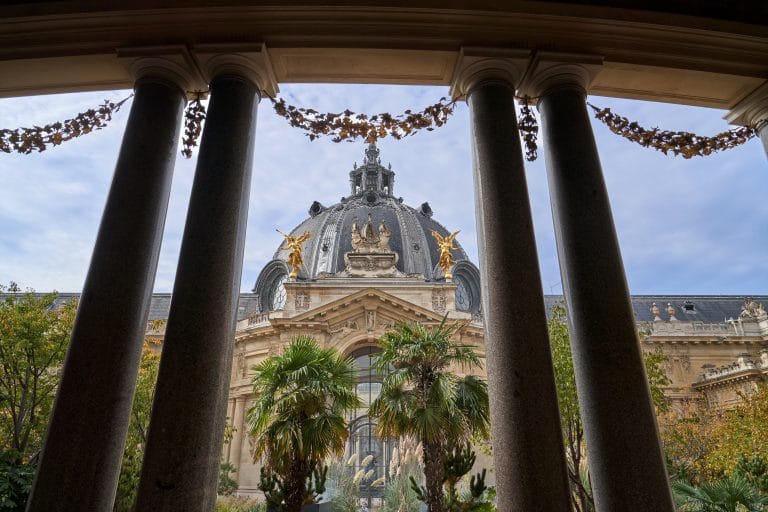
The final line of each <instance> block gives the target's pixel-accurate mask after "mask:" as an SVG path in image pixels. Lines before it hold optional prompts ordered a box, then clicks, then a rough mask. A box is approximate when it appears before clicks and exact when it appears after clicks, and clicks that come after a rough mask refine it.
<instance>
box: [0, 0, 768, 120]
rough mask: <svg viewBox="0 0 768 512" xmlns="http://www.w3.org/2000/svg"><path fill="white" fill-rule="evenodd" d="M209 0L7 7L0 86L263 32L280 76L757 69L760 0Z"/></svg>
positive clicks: (687, 84)
mask: <svg viewBox="0 0 768 512" xmlns="http://www.w3.org/2000/svg"><path fill="white" fill-rule="evenodd" d="M213 3H214V2H204V1H187V2H181V1H175V0H173V1H166V2H163V5H164V6H165V7H163V8H153V7H151V4H153V2H146V1H139V2H131V3H130V6H129V3H128V2H125V3H122V4H115V3H111V2H110V3H109V4H112V5H111V6H108V5H104V4H107V2H96V1H60V2H36V3H33V4H31V5H30V4H29V3H27V2H20V1H19V2H16V3H11V5H6V7H5V8H4V11H3V16H2V18H0V96H6V97H7V96H21V95H29V94H43V93H55V92H66V91H80V90H98V89H114V88H129V87H131V86H132V79H131V77H130V75H129V73H128V71H127V69H126V67H125V65H124V64H123V63H122V62H121V61H120V60H119V59H118V50H124V49H127V48H132V47H146V46H165V45H174V46H177V45H178V46H184V47H188V48H194V46H195V45H200V44H210V43H235V44H241V43H242V44H252V43H265V44H266V46H267V49H268V51H269V55H270V59H271V61H272V65H273V67H274V72H275V76H276V78H277V81H278V82H280V83H290V82H304V83H311V82H318V83H340V82H346V83H393V84H430V85H448V84H450V81H451V78H452V76H453V70H454V66H455V63H456V59H457V57H458V54H459V50H460V48H461V47H462V46H475V47H496V48H499V47H500V48H514V49H522V50H528V51H531V52H537V51H546V52H552V51H554V52H567V53H577V54H587V55H596V56H600V57H602V58H603V62H604V65H603V67H602V69H601V70H600V71H599V73H598V74H597V76H596V78H595V80H594V81H593V83H592V85H591V88H590V93H591V94H596V95H605V96H616V97H625V98H638V99H649V100H657V101H667V102H673V103H683V104H691V105H701V106H708V107H716V108H722V109H730V108H732V107H733V106H734V105H736V104H737V103H738V102H739V100H741V99H742V98H744V97H745V96H746V95H748V94H749V93H750V92H752V91H753V90H755V89H756V88H758V87H759V86H760V85H762V84H763V83H764V82H765V81H766V78H768V27H766V26H765V25H762V24H758V22H759V21H760V20H761V19H762V18H764V17H765V15H766V13H765V12H764V11H765V10H766V9H765V8H764V7H757V8H756V9H757V11H755V12H754V17H753V18H750V13H749V11H747V10H738V9H737V10H734V9H733V7H732V6H731V7H730V11H729V12H725V10H724V9H725V8H723V11H722V12H720V11H718V9H717V8H714V7H709V8H708V10H707V11H705V12H704V15H701V16H692V15H686V14H682V13H684V12H686V11H687V9H686V6H689V7H690V12H693V11H694V4H697V3H696V2H683V1H678V2H672V3H671V4H670V5H671V7H666V8H664V9H665V12H659V11H655V10H653V9H652V8H648V7H638V6H639V5H642V4H643V2H627V3H628V4H636V5H635V7H634V8H633V9H616V8H606V7H603V6H599V5H595V4H597V3H598V2H570V3H558V2H544V1H528V2H500V1H484V2H471V1H457V0H454V1H444V2H435V1H431V0H429V1H427V0H419V1H411V2H384V1H367V2H362V1H357V2H355V1H346V2H343V1H341V2H339V1H337V2H334V4H335V5H332V6H329V5H320V4H321V2H314V1H309V0H305V1H304V2H302V3H303V4H304V5H300V6H299V5H296V4H297V3H296V2H286V1H280V0H273V1H270V2H251V3H248V2H243V1H239V2H238V1H231V2H227V4H229V6H221V5H222V4H223V2H215V3H216V4H217V6H214V7H211V6H208V5H207V4H213ZM322 3H323V4H327V2H322ZM753 3H754V2H753ZM399 4H402V6H400V5H399ZM699 4H700V3H699ZM659 9H661V8H659Z"/></svg>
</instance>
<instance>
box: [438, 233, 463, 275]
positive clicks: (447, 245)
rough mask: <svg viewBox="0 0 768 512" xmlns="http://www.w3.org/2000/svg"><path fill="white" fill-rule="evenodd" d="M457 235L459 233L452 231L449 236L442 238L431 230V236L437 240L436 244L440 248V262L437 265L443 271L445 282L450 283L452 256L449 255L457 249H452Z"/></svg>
mask: <svg viewBox="0 0 768 512" xmlns="http://www.w3.org/2000/svg"><path fill="white" fill-rule="evenodd" d="M459 233H460V232H459V231H454V232H453V233H451V234H450V235H447V236H442V235H441V234H440V233H438V232H437V231H434V230H432V236H433V237H434V239H435V240H437V244H438V246H439V247H440V262H439V263H438V265H440V268H442V269H443V273H444V274H445V280H446V281H450V280H451V278H452V277H453V274H452V273H451V269H452V268H453V254H451V251H455V250H457V249H458V247H454V245H453V241H454V240H456V235H458V234H459Z"/></svg>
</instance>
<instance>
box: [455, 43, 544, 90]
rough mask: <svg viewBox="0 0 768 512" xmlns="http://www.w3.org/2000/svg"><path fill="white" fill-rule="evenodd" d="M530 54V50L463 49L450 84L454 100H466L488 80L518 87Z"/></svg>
mask: <svg viewBox="0 0 768 512" xmlns="http://www.w3.org/2000/svg"><path fill="white" fill-rule="evenodd" d="M530 55H531V52H530V51H528V50H515V49H508V48H478V47H462V48H461V50H460V51H459V57H458V59H457V60H456V67H455V68H454V72H453V80H452V81H451V89H450V94H451V98H453V99H454V100H463V99H466V97H467V94H469V92H470V91H471V90H472V88H473V87H475V86H476V85H478V84H479V83H481V82H486V81H497V82H506V83H508V84H510V85H511V86H512V88H513V89H514V88H516V87H517V84H518V83H519V82H520V79H521V78H522V76H523V73H524V72H525V68H526V66H527V65H528V60H529V58H530Z"/></svg>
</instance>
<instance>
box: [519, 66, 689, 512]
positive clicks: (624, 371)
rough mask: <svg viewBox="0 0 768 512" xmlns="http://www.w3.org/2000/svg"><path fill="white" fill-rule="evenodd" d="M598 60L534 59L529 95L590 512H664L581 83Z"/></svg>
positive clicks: (662, 474)
mask: <svg viewBox="0 0 768 512" xmlns="http://www.w3.org/2000/svg"><path fill="white" fill-rule="evenodd" d="M599 65H600V61H599V59H598V60H597V61H592V62H590V63H588V64H559V63H556V62H555V63H553V62H548V61H546V60H543V59H542V60H540V61H539V62H538V64H537V65H536V67H535V69H533V71H531V72H529V75H528V76H529V80H527V82H528V84H527V85H528V89H527V90H526V92H527V93H528V94H530V95H531V96H538V98H539V100H538V107H539V111H540V112H541V119H542V128H543V146H544V149H545V155H546V163H547V177H548V180H549V188H550V196H551V201H552V212H553V217H554V224H555V235H556V240H557V249H558V256H559V260H560V269H561V274H562V282H563V290H564V292H565V298H566V301H567V305H568V313H569V314H568V319H569V323H570V327H571V329H570V335H571V350H572V352H573V360H574V369H575V373H576V384H577V389H578V394H579V404H580V410H581V414H582V418H583V420H584V431H585V437H586V442H587V454H588V462H589V470H590V477H591V480H592V489H593V491H594V498H595V505H596V508H597V510H598V511H599V512H614V511H618V510H648V511H650V510H653V511H654V512H673V510H674V506H673V504H672V498H671V494H670V490H669V483H668V479H667V472H666V467H665V464H664V457H663V455H662V451H661V445H660V442H659V437H658V428H657V425H656V416H655V413H654V408H653V403H652V401H651V395H650V392H649V388H648V381H647V377H646V374H645V367H644V364H643V358H642V354H641V351H640V345H639V342H638V337H637V332H636V327H635V319H634V315H633V312H632V305H631V302H630V298H629V290H628V288H627V281H626V278H625V276H624V267H623V264H622V260H621V252H620V250H619V243H618V239H617V237H616V230H615V228H614V224H613V216H612V214H611V207H610V204H609V201H608V193H607V191H606V188H605V183H604V180H603V174H602V169H601V167H600V158H599V156H598V152H597V147H596V145H595V140H594V136H593V134H592V128H591V126H590V122H589V117H588V115H587V109H586V103H585V102H586V92H585V90H586V87H587V85H588V83H589V81H590V79H591V77H592V76H593V74H594V73H595V72H596V71H597V70H598V69H599Z"/></svg>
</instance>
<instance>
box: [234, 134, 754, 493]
mask: <svg viewBox="0 0 768 512" xmlns="http://www.w3.org/2000/svg"><path fill="white" fill-rule="evenodd" d="M394 179H395V173H394V172H393V171H392V169H391V166H387V167H385V166H383V165H382V164H381V160H380V156H379V150H378V149H377V148H376V147H375V146H374V145H370V146H368V148H367V149H366V151H365V158H364V160H363V163H362V165H360V166H358V165H357V164H355V165H354V167H353V169H352V171H350V173H349V186H350V195H349V196H348V197H345V198H342V200H341V202H340V203H338V204H335V205H332V206H329V207H326V206H323V205H322V204H320V203H319V202H317V201H316V202H314V203H313V204H312V205H311V206H310V208H309V218H307V219H306V220H304V221H303V222H301V223H300V224H299V225H298V226H297V227H296V228H294V229H293V230H292V231H291V232H290V234H289V236H295V237H298V236H300V235H302V234H303V233H306V232H308V233H310V237H309V239H308V240H307V242H306V243H305V245H304V250H303V265H302V268H301V269H299V272H298V277H297V278H296V279H289V277H288V276H289V273H290V271H291V268H290V266H289V265H288V258H289V252H288V251H286V250H283V248H282V247H281V248H278V250H277V251H276V252H275V255H274V257H273V259H272V260H271V261H270V262H269V263H267V264H266V265H265V267H264V269H263V270H262V272H261V274H260V275H259V278H258V280H257V283H256V286H255V288H254V290H253V294H247V295H244V296H243V297H242V298H241V320H240V321H239V322H238V324H237V333H236V337H235V350H234V354H235V356H234V362H233V372H232V378H231V383H230V398H229V405H228V418H229V419H230V425H231V426H233V427H234V428H235V433H234V436H233V437H232V440H231V442H230V443H229V444H228V445H227V446H225V447H224V457H225V459H226V460H228V461H229V462H231V463H232V464H233V465H234V466H235V467H237V468H238V472H237V474H236V479H237V480H238V482H239V485H240V492H241V493H243V494H253V493H256V492H257V490H256V486H257V484H258V475H259V472H258V465H257V464H256V463H254V461H253V457H252V446H251V444H250V442H249V439H248V436H247V434H246V432H247V430H248V429H247V420H246V415H247V410H248V408H249V407H250V405H251V403H252V401H253V399H254V397H253V395H252V392H251V378H252V372H251V368H252V367H253V365H254V364H256V363H258V362H259V361H261V360H263V359H264V358H265V357H268V356H269V355H271V354H275V353H278V352H279V351H280V350H281V349H282V348H283V347H284V346H285V345H286V344H287V343H288V342H289V341H290V339H291V338H292V337H293V336H295V335H298V334H307V335H310V336H313V337H314V338H315V339H317V340H318V342H319V343H320V344H321V345H322V346H326V347H333V348H335V349H337V350H338V351H339V352H341V353H343V354H345V355H347V356H351V357H353V358H354V359H355V361H356V364H357V365H358V369H359V371H360V376H361V377H360V383H359V390H360V392H361V396H363V401H364V402H365V403H370V400H372V399H373V398H375V394H376V391H377V383H376V382H375V381H376V378H375V377H373V376H371V375H370V373H366V371H367V368H368V366H367V361H368V358H369V357H370V355H371V354H372V353H373V352H375V351H376V346H377V345H376V343H377V339H378V338H379V337H380V336H381V335H382V334H383V333H384V332H385V331H386V330H387V329H389V328H390V327H392V326H393V325H394V324H395V323H396V322H398V321H414V322H421V323H426V324H437V323H439V322H440V321H441V320H442V319H443V317H444V316H445V315H446V314H447V315H448V317H449V318H451V319H455V320H458V321H460V322H463V323H464V327H462V328H461V329H460V331H459V333H458V338H459V339H458V341H460V342H462V343H467V344H472V345H474V346H476V347H477V351H478V353H479V354H480V356H481V357H483V358H484V357H485V345H484V343H483V320H482V308H481V303H480V278H479V271H478V269H477V267H476V266H475V265H474V264H473V263H472V262H471V261H469V259H468V257H467V255H466V253H465V252H464V251H463V250H462V249H461V248H459V249H458V250H457V251H455V252H454V257H455V260H456V263H455V266H454V270H453V278H452V280H450V281H448V280H446V279H445V276H444V274H443V270H442V269H441V268H440V266H439V265H438V258H439V248H438V246H437V244H436V242H435V238H434V237H433V236H431V231H432V230H435V231H437V232H438V233H439V234H440V235H441V236H445V235H447V234H448V231H449V230H448V229H446V228H445V227H443V226H442V225H441V224H439V223H438V222H437V221H436V220H434V219H433V212H432V210H431V208H430V207H429V205H428V204H427V203H425V204H423V205H421V206H420V207H418V208H411V207H409V206H407V205H406V204H405V203H404V202H403V200H402V198H396V197H395V196H394ZM544 299H545V304H546V307H547V310H549V309H550V308H551V307H552V306H554V305H555V304H557V303H558V302H560V301H562V297H561V296H557V295H548V296H545V298H544ZM766 301H768V297H756V298H749V299H744V298H743V297H733V296H682V295H680V296H633V297H632V306H633V310H634V314H635V318H636V321H637V326H638V330H639V331H640V332H641V333H642V334H643V336H642V340H643V341H642V342H641V346H642V349H643V350H646V351H655V350H661V351H662V352H663V353H664V354H665V355H666V356H667V360H666V362H665V363H664V370H665V373H666V374H667V376H668V377H669V379H670V381H671V382H670V384H669V386H668V387H667V396H668V397H669V398H670V399H671V400H672V402H673V404H675V403H682V402H687V401H690V400H692V399H693V400H705V401H706V403H708V404H709V405H712V406H715V407H723V406H726V407H727V406H729V405H731V404H733V403H734V401H735V400H737V399H738V393H740V392H742V391H745V390H746V391H748V390H750V389H753V388H754V386H756V383H757V382H759V381H760V380H761V379H762V378H763V376H764V374H765V373H768V316H766V314H765V311H764V309H763V307H762V305H761V304H762V303H764V302H766ZM350 425H351V426H350V439H351V442H350V443H349V446H348V450H347V454H346V455H347V456H349V455H352V454H357V455H358V457H357V459H358V461H359V460H362V459H363V458H364V457H365V456H367V455H374V456H375V457H374V461H375V462H374V463H373V465H372V466H371V467H370V468H369V467H367V468H366V469H374V471H375V477H374V479H375V478H378V477H379V476H383V475H384V473H385V468H386V463H387V460H388V454H389V453H391V450H392V446H391V445H387V441H384V440H378V439H377V438H376V436H375V434H374V433H373V430H372V425H371V423H370V422H369V421H367V417H366V415H365V411H364V409H361V410H359V411H357V412H356V413H355V415H353V417H351V418H350ZM480 463H481V464H486V465H487V464H490V461H486V460H482V461H480ZM363 487H364V486H363ZM369 494H371V495H372V496H373V498H372V500H375V499H376V498H375V496H376V492H375V491H374V490H371V492H370V493H369Z"/></svg>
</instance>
